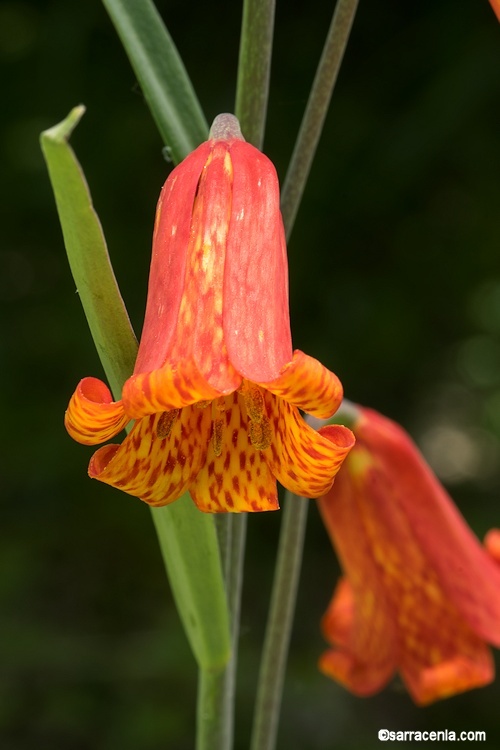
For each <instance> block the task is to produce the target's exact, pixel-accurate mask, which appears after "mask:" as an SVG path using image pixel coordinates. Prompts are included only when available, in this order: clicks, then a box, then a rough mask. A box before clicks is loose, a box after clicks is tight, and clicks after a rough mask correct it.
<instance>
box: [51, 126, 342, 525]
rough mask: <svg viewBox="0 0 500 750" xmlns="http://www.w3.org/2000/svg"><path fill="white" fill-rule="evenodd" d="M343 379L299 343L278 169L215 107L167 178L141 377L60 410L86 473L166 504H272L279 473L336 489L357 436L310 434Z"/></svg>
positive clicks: (334, 404)
mask: <svg viewBox="0 0 500 750" xmlns="http://www.w3.org/2000/svg"><path fill="white" fill-rule="evenodd" d="M341 399H342V386H341V384H340V381H339V380H338V378H337V377H336V376H335V375H334V374H333V373H331V372H330V371H329V370H327V369H326V368H325V367H323V365H321V364H320V363H319V362H318V361H317V360H315V359H312V358H311V357H309V356H307V355H306V354H303V353H302V352H300V351H295V352H293V351H292V344H291V334H290V322H289V312H288V275H287V258H286V243H285V235H284V230H283V222H282V219H281V214H280V210H279V187H278V180H277V176H276V171H275V169H274V167H273V165H272V164H271V162H270V161H269V159H267V158H266V157H265V156H264V155H263V154H262V153H261V152H259V151H258V150H257V149H256V148H254V147H253V146H251V145H250V144H248V143H246V142H245V141H244V139H243V137H242V136H241V132H240V130H239V125H238V121H237V120H236V118H234V117H233V116H231V115H220V116H219V117H218V118H216V120H215V122H214V125H213V126H212V131H211V137H210V140H208V141H207V142H205V143H203V144H202V145H201V146H199V147H198V148H197V149H196V150H195V151H193V152H192V153H191V154H190V155H189V156H188V157H187V158H186V159H185V160H184V161H183V162H182V163H181V164H180V165H179V166H178V167H176V168H175V169H174V170H173V171H172V173H171V174H170V176H169V178H168V179H167V181H166V183H165V185H164V186H163V189H162V192H161V195H160V199H159V202H158V207H157V213H156V220H155V229H154V235H153V254H152V261H151V270H150V278H149V289H148V299H147V306H146V316H145V321H144V327H143V332H142V337H141V341H140V346H139V352H138V356H137V361H136V364H135V368H134V372H133V375H132V376H131V377H130V378H129V379H128V380H127V381H126V383H125V384H124V387H123V391H122V398H121V399H120V400H119V401H116V402H114V401H113V400H112V396H111V393H110V391H109V389H108V388H107V386H106V385H105V384H104V383H102V382H101V381H99V380H97V379H95V378H84V379H83V380H82V381H81V382H80V383H79V385H78V387H77V389H76V391H75V393H74V395H73V397H72V399H71V402H70V404H69V407H68V410H67V412H66V420H65V424H66V428H67V430H68V432H69V434H70V435H71V436H72V437H73V438H74V439H75V440H77V441H79V442H81V443H84V444H87V445H95V444H98V443H103V442H105V441H106V440H108V439H110V438H112V437H114V436H115V435H117V434H118V433H119V432H120V431H121V430H122V429H123V428H124V427H125V426H126V425H127V424H128V423H129V422H130V421H131V420H134V424H133V426H132V429H131V431H130V433H129V435H128V436H127V437H126V438H125V439H124V441H123V443H122V444H121V445H105V446H104V447H102V448H100V449H99V450H98V451H97V452H96V453H95V454H94V455H93V457H92V459H91V461H90V465H89V474H90V476H91V477H93V478H96V479H99V480H101V481H102V482H106V483H108V484H110V485H113V486H114V487H118V488H120V489H122V490H123V491H125V492H128V493H130V494H131V495H135V496H137V497H140V498H141V499H142V500H144V501H145V502H146V503H148V504H150V505H155V506H156V505H166V504H168V503H170V502H172V501H174V500H176V499H177V498H178V497H180V496H181V495H182V494H183V493H184V492H185V491H186V490H189V492H190V494H191V496H192V498H193V500H194V502H195V503H196V504H197V506H198V507H199V508H200V509H201V510H203V511H208V512H217V511H252V510H272V509H275V508H277V507H278V501H277V493H276V479H278V480H279V481H280V482H281V483H282V484H283V485H284V486H285V487H287V488H289V489H290V490H291V491H292V492H295V493H297V494H300V495H304V496H306V497H319V496H320V495H322V494H324V493H325V492H326V491H327V490H328V489H329V488H330V487H331V485H332V482H333V479H334V476H335V474H336V472H337V471H338V468H339V466H340V465H341V463H342V461H343V459H344V457H345V456H346V454H347V453H348V451H349V449H350V448H351V446H352V444H353V436H352V433H351V432H350V431H349V430H348V429H347V428H344V427H340V426H336V427H325V428H324V429H323V430H321V431H319V432H316V431H315V430H313V429H312V428H311V427H309V426H308V425H307V424H306V423H305V422H304V420H303V419H302V417H301V416H300V413H299V409H302V410H304V411H306V412H308V413H310V414H313V415H315V416H318V417H321V418H326V417H328V416H330V415H332V414H333V413H334V412H335V411H336V409H337V408H338V406H339V404H340V402H341Z"/></svg>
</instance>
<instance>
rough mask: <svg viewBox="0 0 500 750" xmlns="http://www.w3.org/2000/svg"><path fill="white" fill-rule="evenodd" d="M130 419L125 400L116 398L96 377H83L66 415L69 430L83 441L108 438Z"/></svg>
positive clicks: (92, 442) (102, 441) (77, 438)
mask: <svg viewBox="0 0 500 750" xmlns="http://www.w3.org/2000/svg"><path fill="white" fill-rule="evenodd" d="M128 422H130V417H129V416H128V415H127V414H125V411H124V408H123V403H122V401H113V397H112V395H111V391H110V390H109V388H108V386H107V385H106V384H105V383H103V382H102V380H98V379H97V378H83V380H80V382H79V383H78V385H77V387H76V390H75V392H74V394H73V396H72V397H71V400H70V402H69V406H68V408H67V410H66V414H65V416H64V425H65V427H66V429H67V431H68V433H69V434H70V435H71V437H72V438H73V440H76V441H77V442H78V443H82V444H83V445H97V444H98V443H104V442H106V440H109V439H110V438H112V437H114V436H115V435H117V434H118V433H119V432H121V431H122V430H123V429H124V428H125V426H126V425H127V424H128Z"/></svg>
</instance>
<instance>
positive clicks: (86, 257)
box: [40, 106, 137, 398]
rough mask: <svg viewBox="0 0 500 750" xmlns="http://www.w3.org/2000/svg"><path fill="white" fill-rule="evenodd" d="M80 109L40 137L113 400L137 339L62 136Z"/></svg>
mask: <svg viewBox="0 0 500 750" xmlns="http://www.w3.org/2000/svg"><path fill="white" fill-rule="evenodd" d="M84 112H85V107H83V106H80V107H75V108H74V109H73V110H72V111H71V112H70V114H69V115H68V117H67V118H66V119H65V120H64V121H63V122H61V123H59V124H58V125H56V126H55V127H53V128H50V130H46V131H45V132H44V133H42V135H41V139H40V140H41V146H42V151H43V154H44V157H45V161H46V162H47V167H48V170H49V176H50V180H51V182H52V187H53V190H54V195H55V199H56V204H57V211H58V213H59V219H60V221H61V226H62V231H63V236H64V244H65V246H66V251H67V254H68V260H69V264H70V267H71V272H72V274H73V278H74V280H75V283H76V288H77V291H78V293H79V295H80V300H81V302H82V305H83V309H84V310H85V315H86V316H87V321H88V324H89V327H90V331H91V333H92V338H93V339H94V343H95V345H96V349H97V352H98V354H99V357H100V359H101V362H102V364H103V366H104V369H105V372H106V377H107V378H108V380H109V383H110V386H111V389H112V391H113V393H114V395H115V398H120V394H121V390H122V385H123V383H124V382H125V380H126V379H127V378H128V377H129V376H130V375H131V373H132V370H133V369H134V362H135V358H136V355H137V341H136V339H135V336H134V332H133V330H132V326H131V325H130V321H129V318H128V314H127V310H126V308H125V305H124V303H123V300H122V298H121V295H120V292H119V290H118V286H117V283H116V279H115V275H114V273H113V268H112V266H111V262H110V259H109V255H108V250H107V247H106V241H105V239H104V234H103V231H102V227H101V223H100V221H99V217H98V216H97V214H96V212H95V211H94V207H93V205H92V199H91V197H90V193H89V189H88V187H87V183H86V181H85V177H84V175H83V172H82V170H81V167H80V165H79V163H78V161H77V159H76V157H75V155H74V153H73V151H72V150H71V148H70V147H69V146H68V143H67V141H68V138H69V136H70V135H71V133H72V131H73V129H74V128H75V127H76V125H77V124H78V122H79V121H80V119H81V117H82V116H83V113H84Z"/></svg>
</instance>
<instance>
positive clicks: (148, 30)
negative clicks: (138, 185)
mask: <svg viewBox="0 0 500 750" xmlns="http://www.w3.org/2000/svg"><path fill="white" fill-rule="evenodd" d="M103 4H104V6H105V7H106V10H107V11H108V13H109V15H110V16H111V20H112V21H113V24H114V26H115V28H116V30H117V32H118V35H119V37H120V39H121V41H122V44H123V46H124V47H125V51H126V52H127V55H128V58H129V60H130V63H131V65H132V68H133V69H134V72H135V74H136V76H137V79H138V81H139V83H140V85H141V88H142V91H143V93H144V96H145V98H146V101H147V103H148V106H149V109H150V110H151V114H152V115H153V118H154V120H155V122H156V125H157V127H158V130H159V131H160V135H161V137H162V138H163V140H164V142H165V144H166V145H167V146H168V147H169V149H170V152H171V155H172V158H173V160H174V162H175V163H176V164H178V163H179V162H180V161H182V159H184V158H185V157H186V156H187V154H189V153H190V152H191V151H193V149H195V148H196V147H197V146H199V145H200V143H202V141H205V140H206V139H207V135H208V125H207V122H206V120H205V117H204V115H203V111H202V109H201V106H200V103H199V101H198V99H197V97H196V94H195V92H194V89H193V86H192V84H191V81H190V79H189V76H188V74H187V72H186V69H185V67H184V64H183V62H182V60H181V58H180V56H179V53H178V52H177V49H176V47H175V45H174V43H173V41H172V39H171V37H170V34H169V33H168V31H167V29H166V27H165V25H164V23H163V21H162V19H161V17H160V15H159V13H158V11H157V10H156V8H155V6H154V4H153V3H152V2H151V0H103Z"/></svg>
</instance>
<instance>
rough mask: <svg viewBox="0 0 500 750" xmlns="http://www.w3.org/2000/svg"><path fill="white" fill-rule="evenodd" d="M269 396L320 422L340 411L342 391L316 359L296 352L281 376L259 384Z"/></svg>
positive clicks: (335, 379)
mask: <svg viewBox="0 0 500 750" xmlns="http://www.w3.org/2000/svg"><path fill="white" fill-rule="evenodd" d="M260 385H261V386H262V387H263V388H265V389H266V390H267V391H270V393H273V394H274V395H275V396H279V397H280V398H282V399H284V400H285V401H288V403H290V404H293V406H296V407H297V408H299V409H302V411H305V412H307V413H308V414H312V415H313V416H315V417H318V418H319V419H328V418H329V417H331V416H332V414H334V413H335V412H336V411H337V409H338V408H339V406H340V404H341V402H342V397H343V389H342V384H341V382H340V380H339V379H338V377H337V376H336V375H334V373H333V372H330V370H327V368H326V367H324V366H323V365H322V364H321V362H318V360H317V359H313V357H309V355H307V354H304V352H301V351H299V350H298V349H296V350H295V351H294V353H293V359H292V360H291V361H290V362H289V363H288V364H286V365H285V366H284V367H283V369H282V370H281V373H280V376H279V377H278V378H276V379H275V380H272V381H270V382H268V383H260Z"/></svg>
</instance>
